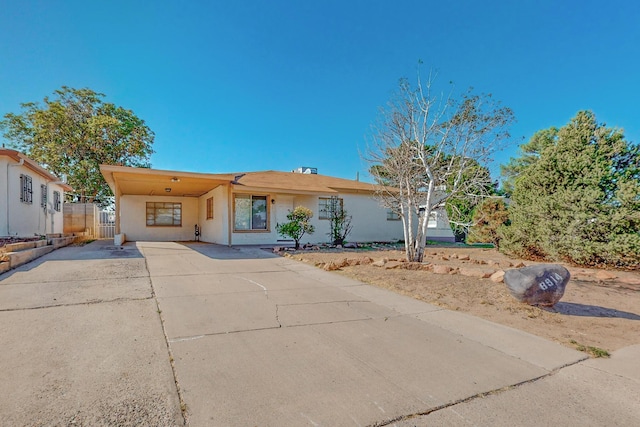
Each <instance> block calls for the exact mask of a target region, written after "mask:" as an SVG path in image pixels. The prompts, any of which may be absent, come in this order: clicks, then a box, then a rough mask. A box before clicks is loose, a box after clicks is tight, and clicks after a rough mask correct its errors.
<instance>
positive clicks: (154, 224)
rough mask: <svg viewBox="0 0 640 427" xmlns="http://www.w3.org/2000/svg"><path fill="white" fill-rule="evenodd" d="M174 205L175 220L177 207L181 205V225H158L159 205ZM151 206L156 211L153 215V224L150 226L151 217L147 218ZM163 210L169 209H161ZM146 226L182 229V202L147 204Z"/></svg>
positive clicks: (173, 214)
mask: <svg viewBox="0 0 640 427" xmlns="http://www.w3.org/2000/svg"><path fill="white" fill-rule="evenodd" d="M160 204H162V205H172V206H171V209H173V210H174V212H173V213H172V218H173V219H174V220H175V205H179V209H180V223H179V224H175V222H174V223H173V224H156V223H155V222H157V218H158V214H157V211H156V210H157V209H158V206H157V205H160ZM149 205H153V210H154V214H153V221H154V223H153V224H149V217H148V216H147V215H148V213H149ZM161 209H167V207H164V206H163V207H161ZM144 213H145V225H146V226H147V227H163V228H164V227H177V228H180V227H182V202H146V204H145V211H144Z"/></svg>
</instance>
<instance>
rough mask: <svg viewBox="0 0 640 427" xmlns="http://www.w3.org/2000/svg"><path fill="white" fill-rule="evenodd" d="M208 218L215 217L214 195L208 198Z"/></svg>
mask: <svg viewBox="0 0 640 427" xmlns="http://www.w3.org/2000/svg"><path fill="white" fill-rule="evenodd" d="M207 219H213V197H209V198H208V199H207Z"/></svg>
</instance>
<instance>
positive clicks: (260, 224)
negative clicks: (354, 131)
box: [100, 165, 454, 245]
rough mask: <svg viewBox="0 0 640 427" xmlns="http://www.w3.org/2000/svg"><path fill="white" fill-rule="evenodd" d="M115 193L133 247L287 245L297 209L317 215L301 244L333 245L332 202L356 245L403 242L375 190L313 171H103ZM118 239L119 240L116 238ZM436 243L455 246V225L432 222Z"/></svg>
mask: <svg viewBox="0 0 640 427" xmlns="http://www.w3.org/2000/svg"><path fill="white" fill-rule="evenodd" d="M100 170H101V172H102V174H103V176H104V177H105V179H106V181H107V183H108V184H109V187H110V188H111V190H112V191H113V193H114V195H115V204H116V211H115V213H116V234H117V235H120V238H123V237H124V238H125V239H126V240H132V241H143V240H146V241H188V240H194V238H195V229H196V226H197V227H198V229H199V231H200V235H199V239H200V240H201V241H204V242H209V243H218V244H223V245H248V244H279V243H282V242H284V241H287V240H286V238H284V237H283V236H280V235H279V234H278V233H277V231H276V224H278V223H284V222H287V221H288V220H287V214H288V213H289V211H291V210H293V209H294V208H295V207H296V206H305V207H307V208H309V209H311V210H312V211H313V212H314V217H313V219H312V223H313V225H314V226H315V233H313V234H312V235H309V236H305V237H304V238H303V242H302V243H307V242H310V243H320V242H327V241H328V240H329V237H328V233H329V227H330V225H329V221H328V217H327V206H328V203H329V201H330V200H331V198H332V197H337V198H338V199H339V202H340V204H341V205H342V207H343V208H344V209H345V210H346V211H347V212H348V214H349V215H351V216H352V225H353V230H352V232H351V234H350V235H349V236H348V237H347V240H348V241H350V242H372V241H397V240H401V239H402V238H403V232H402V222H401V221H400V220H398V218H397V217H394V215H392V214H391V213H390V212H388V211H387V210H386V209H384V208H383V207H381V206H380V204H379V203H378V201H377V200H376V199H375V198H374V194H375V186H374V185H373V184H369V183H364V182H360V181H354V180H348V179H342V178H334V177H330V176H325V175H319V174H317V173H314V172H315V170H312V169H307V172H309V171H311V172H312V173H300V172H296V171H294V172H278V171H263V172H245V173H232V174H207V173H194V172H179V171H167V170H157V169H146V168H132V167H124V166H111V165H101V166H100ZM117 239H119V238H117ZM429 239H430V240H441V241H453V240H454V238H453V233H452V231H451V228H450V226H449V224H448V221H447V222H446V223H443V222H442V221H441V220H437V218H436V219H435V220H434V221H431V223H430V228H429Z"/></svg>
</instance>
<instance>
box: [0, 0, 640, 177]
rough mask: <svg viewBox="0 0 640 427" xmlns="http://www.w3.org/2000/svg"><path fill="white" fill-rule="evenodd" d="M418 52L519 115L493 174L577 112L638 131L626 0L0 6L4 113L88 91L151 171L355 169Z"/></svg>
mask: <svg viewBox="0 0 640 427" xmlns="http://www.w3.org/2000/svg"><path fill="white" fill-rule="evenodd" d="M418 60H422V61H423V63H424V66H423V67H424V68H426V70H427V71H428V69H429V68H433V69H435V70H437V71H438V73H439V79H441V81H442V82H446V83H448V81H449V80H452V81H454V83H455V84H456V86H457V87H458V88H460V89H461V90H462V89H464V88H466V87H468V86H473V87H474V88H475V89H476V90H477V91H478V92H485V93H492V94H493V95H494V97H496V98H497V99H499V100H501V101H502V103H503V104H504V105H506V106H509V107H511V108H512V109H513V110H514V112H515V115H516V118H517V123H516V124H515V125H514V126H513V127H512V128H511V133H512V135H513V138H512V143H511V146H510V148H509V149H507V150H505V151H504V152H502V153H501V154H500V155H499V156H497V158H496V163H495V164H494V165H493V166H492V170H493V171H497V170H498V168H497V164H498V163H504V162H506V161H507V160H508V158H509V157H510V156H513V155H515V154H516V153H517V147H518V145H519V144H521V143H522V142H524V141H526V140H527V139H528V138H529V137H530V136H531V135H532V134H533V133H534V132H535V131H536V130H539V129H544V128H547V127H549V126H562V125H563V124H565V123H567V121H568V120H569V119H570V118H571V117H573V116H574V115H575V113H576V112H577V111H578V110H581V109H591V110H593V111H594V112H595V113H596V117H597V118H598V120H599V121H600V122H606V123H607V125H609V126H615V127H620V128H624V129H625V132H626V135H627V139H628V140H631V141H634V142H639V141H640V114H639V113H638V111H640V110H639V108H638V101H639V100H640V67H639V65H640V2H638V1H635V0H633V1H632V0H629V1H597V2H596V1H589V0H581V1H574V0H570V1H567V0H554V1H547V0H538V1H528V0H518V1H507V0H505V1H473V0H464V1H462V0H460V1H453V0H452V1H437V2H436V1H427V0H423V1H420V0H415V1H408V0H393V1H391V0H390V1H375V0H358V1H350V0H335V1H334V0H327V1H320V0H319V1H307V0H296V1H294V0H289V1H283V0H269V1H267V0H262V1H257V0H254V1H231V0H224V1H183V2H178V1H171V2H168V1H161V0H158V1H135V0H126V1H121V0H110V1H86V0H83V1H77V0H66V1H63V0H60V1H55V0H50V1H32V0H20V1H10V0H0V115H4V114H5V113H7V112H18V111H20V107H19V104H20V103H21V102H27V101H40V100H42V99H43V97H44V96H47V95H51V94H52V92H53V91H54V90H55V89H57V88H59V87H61V86H63V85H66V86H71V87H76V88H80V87H89V88H91V89H93V90H95V91H98V92H102V93H104V94H106V95H107V96H106V100H107V101H109V102H113V103H115V104H117V105H120V106H123V107H125V108H129V109H131V110H133V111H134V112H135V113H136V114H137V115H138V116H139V117H141V118H142V119H144V120H145V121H146V122H147V124H148V125H149V127H150V128H151V129H152V130H153V131H154V132H155V134H156V139H155V144H154V149H155V151H156V152H155V154H154V155H153V156H152V159H151V160H152V167H154V168H158V169H174V170H187V171H198V172H235V171H245V170H246V171H250V170H266V169H275V170H291V169H293V168H295V167H297V166H314V167H317V168H318V169H319V173H323V174H327V175H334V176H339V177H344V178H355V175H356V172H358V171H359V172H360V175H361V178H365V176H364V173H365V171H366V169H367V166H366V164H365V163H364V162H363V161H362V160H361V157H360V154H359V153H360V152H362V151H363V150H364V149H365V148H366V144H367V136H368V135H370V133H371V131H370V126H371V124H372V123H373V122H374V121H375V119H376V116H377V111H378V107H379V106H382V105H384V104H385V103H386V102H387V100H388V99H389V97H390V95H391V93H392V92H393V90H395V89H396V87H397V82H398V79H399V78H401V77H408V78H413V77H415V73H416V68H417V64H418ZM365 179H366V178H365Z"/></svg>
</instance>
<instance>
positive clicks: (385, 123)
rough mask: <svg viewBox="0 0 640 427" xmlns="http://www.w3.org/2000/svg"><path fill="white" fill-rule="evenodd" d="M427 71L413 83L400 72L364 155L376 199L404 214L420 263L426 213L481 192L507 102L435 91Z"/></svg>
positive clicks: (409, 249) (502, 135) (410, 248)
mask: <svg viewBox="0 0 640 427" xmlns="http://www.w3.org/2000/svg"><path fill="white" fill-rule="evenodd" d="M433 83H434V79H433V76H432V75H430V76H429V79H428V80H427V81H426V82H425V83H423V82H422V81H421V79H420V76H419V75H418V78H417V83H416V85H415V87H413V86H412V85H411V84H410V83H409V81H408V80H406V79H402V80H401V81H400V87H399V90H398V92H397V93H396V94H395V96H394V97H393V98H392V99H391V101H390V102H389V103H388V105H387V107H386V108H383V109H381V114H380V119H379V123H378V124H377V125H376V126H375V127H374V132H373V141H372V144H371V145H370V147H369V148H368V151H367V154H366V161H367V162H369V164H370V165H371V168H370V171H371V173H372V175H373V177H374V179H375V180H376V182H377V183H378V184H380V185H381V186H380V189H379V191H378V194H377V196H378V198H379V200H380V201H381V204H382V205H383V206H384V207H386V208H388V209H390V210H392V211H393V212H395V213H396V214H397V215H399V216H400V218H401V219H402V224H403V228H404V243H405V251H406V256H407V260H409V261H418V262H421V261H422V258H423V256H424V249H425V246H426V243H427V225H428V222H429V216H430V215H431V212H432V211H434V210H435V209H438V208H444V207H445V205H446V203H447V202H448V201H450V200H452V199H456V200H465V199H467V198H479V197H482V196H483V195H487V194H488V193H489V191H490V189H491V188H492V182H491V177H490V175H489V173H488V169H487V168H486V167H484V165H486V164H488V162H489V161H490V156H491V155H492V153H494V152H495V151H496V150H497V149H498V147H499V145H500V144H501V143H502V142H503V141H505V140H506V139H508V138H509V133H508V132H507V130H506V129H507V127H508V126H509V125H510V124H511V123H512V121H513V113H512V111H511V110H510V109H509V108H505V107H501V106H500V104H499V103H498V102H496V101H494V100H493V98H492V97H491V95H474V94H473V93H472V91H471V90H468V91H467V92H466V93H464V94H462V95H461V96H460V97H459V99H454V97H453V96H452V94H451V93H449V94H448V95H443V94H439V95H438V94H435V93H434V92H433Z"/></svg>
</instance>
